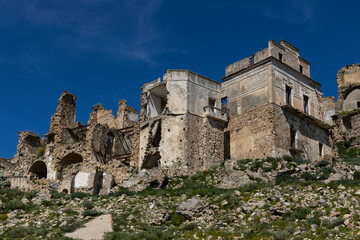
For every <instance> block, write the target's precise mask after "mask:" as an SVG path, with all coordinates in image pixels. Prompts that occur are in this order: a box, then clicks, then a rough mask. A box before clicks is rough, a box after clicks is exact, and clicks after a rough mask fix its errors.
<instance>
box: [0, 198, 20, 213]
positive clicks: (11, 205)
mask: <svg viewBox="0 0 360 240" xmlns="http://www.w3.org/2000/svg"><path fill="white" fill-rule="evenodd" d="M4 208H5V209H6V210H10V211H11V210H15V209H25V204H24V203H23V202H21V201H20V200H17V199H16V200H11V201H9V202H7V203H5V207H4Z"/></svg>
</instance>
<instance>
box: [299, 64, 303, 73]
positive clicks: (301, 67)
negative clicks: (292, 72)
mask: <svg viewBox="0 0 360 240" xmlns="http://www.w3.org/2000/svg"><path fill="white" fill-rule="evenodd" d="M299 71H300V72H301V73H303V66H302V65H299Z"/></svg>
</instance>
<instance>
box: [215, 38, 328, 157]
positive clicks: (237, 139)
mask: <svg viewBox="0 0 360 240" xmlns="http://www.w3.org/2000/svg"><path fill="white" fill-rule="evenodd" d="M298 51H299V50H298V49H297V48H296V47H294V46H292V45H291V44H289V43H287V42H286V41H281V44H278V43H276V42H275V41H269V45H268V47H267V48H266V49H263V50H261V51H259V52H258V53H256V54H254V55H253V56H251V57H248V58H245V59H243V60H240V61H238V62H236V63H233V64H231V65H229V66H228V67H227V68H226V70H225V74H226V76H225V77H224V79H223V81H224V82H223V84H222V98H227V99H228V105H229V115H230V118H229V126H228V128H227V130H226V131H228V132H229V135H230V157H231V158H234V159H242V158H249V157H251V158H264V157H281V156H283V155H285V154H286V155H294V156H297V157H301V158H308V159H312V160H313V161H317V160H320V159H322V158H324V157H325V156H326V155H330V154H331V146H330V144H329V133H328V129H329V128H330V126H328V125H327V124H324V123H323V122H322V121H323V119H324V116H323V113H322V112H321V104H322V92H321V90H320V84H319V83H317V82H315V81H314V80H312V79H311V78H310V66H309V65H310V63H309V62H307V61H306V60H304V59H303V58H301V57H300V55H299V53H298ZM279 122H280V123H281V124H279ZM290 129H291V130H290ZM312 131H313V132H312ZM319 148H321V153H319Z"/></svg>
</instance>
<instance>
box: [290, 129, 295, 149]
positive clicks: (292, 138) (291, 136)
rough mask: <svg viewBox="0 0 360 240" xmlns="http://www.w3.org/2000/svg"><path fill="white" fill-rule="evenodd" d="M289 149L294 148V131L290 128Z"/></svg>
mask: <svg viewBox="0 0 360 240" xmlns="http://www.w3.org/2000/svg"><path fill="white" fill-rule="evenodd" d="M290 147H293V148H296V130H295V129H294V128H290Z"/></svg>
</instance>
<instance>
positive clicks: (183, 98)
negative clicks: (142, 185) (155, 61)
mask: <svg viewBox="0 0 360 240" xmlns="http://www.w3.org/2000/svg"><path fill="white" fill-rule="evenodd" d="M220 94H221V89H220V83H218V82H216V81H214V80H211V79H208V78H206V77H203V76H201V75H199V74H196V73H193V72H190V71H188V70H168V71H167V73H166V74H164V77H163V80H162V81H161V79H160V78H159V79H157V80H155V81H153V82H151V83H148V84H145V85H144V86H143V88H142V97H141V114H140V116H141V117H140V143H139V148H140V152H139V162H138V165H137V166H138V167H139V168H140V169H141V168H153V167H157V166H161V168H162V169H164V170H166V171H167V172H168V173H169V174H180V173H186V172H187V171H193V170H201V169H206V168H208V167H209V166H211V165H214V164H219V163H220V162H221V161H222V159H223V150H224V147H223V129H224V123H226V122H227V114H226V112H224V111H222V110H221V109H219V108H218V107H220V105H221V103H220V101H221V99H220Z"/></svg>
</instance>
